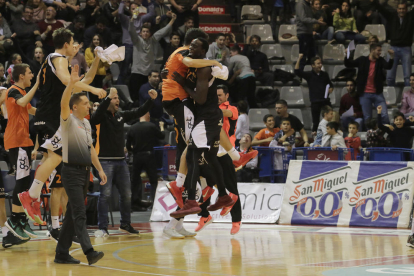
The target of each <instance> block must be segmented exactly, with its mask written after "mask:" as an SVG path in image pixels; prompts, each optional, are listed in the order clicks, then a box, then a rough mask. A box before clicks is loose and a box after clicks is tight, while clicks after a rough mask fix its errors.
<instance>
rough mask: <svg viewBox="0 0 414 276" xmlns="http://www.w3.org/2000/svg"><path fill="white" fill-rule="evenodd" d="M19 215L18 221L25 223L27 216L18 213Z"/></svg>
mask: <svg viewBox="0 0 414 276" xmlns="http://www.w3.org/2000/svg"><path fill="white" fill-rule="evenodd" d="M18 214H19V215H20V221H23V222H26V221H27V216H26V213H24V212H23V213H18Z"/></svg>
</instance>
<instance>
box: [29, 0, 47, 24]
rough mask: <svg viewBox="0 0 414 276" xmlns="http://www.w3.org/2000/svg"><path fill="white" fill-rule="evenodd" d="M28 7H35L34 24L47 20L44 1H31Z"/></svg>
mask: <svg viewBox="0 0 414 276" xmlns="http://www.w3.org/2000/svg"><path fill="white" fill-rule="evenodd" d="M27 5H28V6H30V7H33V22H35V23H39V22H40V21H43V20H45V17H46V8H47V6H46V4H45V2H43V1H42V0H29V1H27Z"/></svg>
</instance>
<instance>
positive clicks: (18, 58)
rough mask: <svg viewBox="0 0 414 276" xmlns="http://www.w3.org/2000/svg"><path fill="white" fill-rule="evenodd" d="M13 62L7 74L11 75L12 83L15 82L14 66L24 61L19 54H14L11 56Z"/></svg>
mask: <svg viewBox="0 0 414 276" xmlns="http://www.w3.org/2000/svg"><path fill="white" fill-rule="evenodd" d="M10 61H11V64H10V66H9V68H7V75H8V76H10V83H11V84H14V81H13V78H12V72H13V67H14V66H15V65H16V64H21V63H22V57H21V56H20V55H19V54H13V55H12V56H11V60H10Z"/></svg>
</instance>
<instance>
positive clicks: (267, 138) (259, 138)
mask: <svg viewBox="0 0 414 276" xmlns="http://www.w3.org/2000/svg"><path fill="white" fill-rule="evenodd" d="M263 123H264V124H265V126H266V127H265V128H263V129H261V130H260V131H259V132H258V133H257V134H256V135H255V136H254V139H253V141H252V146H262V147H268V146H269V144H270V142H271V141H272V140H273V137H274V136H275V134H276V133H278V132H279V130H280V128H278V127H276V128H275V118H274V117H273V115H272V114H267V115H265V116H264V117H263Z"/></svg>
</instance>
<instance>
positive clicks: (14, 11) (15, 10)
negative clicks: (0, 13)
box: [6, 0, 24, 22]
mask: <svg viewBox="0 0 414 276" xmlns="http://www.w3.org/2000/svg"><path fill="white" fill-rule="evenodd" d="M7 4H8V6H9V9H10V14H11V20H12V21H13V22H14V21H17V20H19V19H20V18H22V14H23V10H24V6H23V5H22V4H21V3H20V1H19V0H11V1H10V2H7V3H6V5H7Z"/></svg>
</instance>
